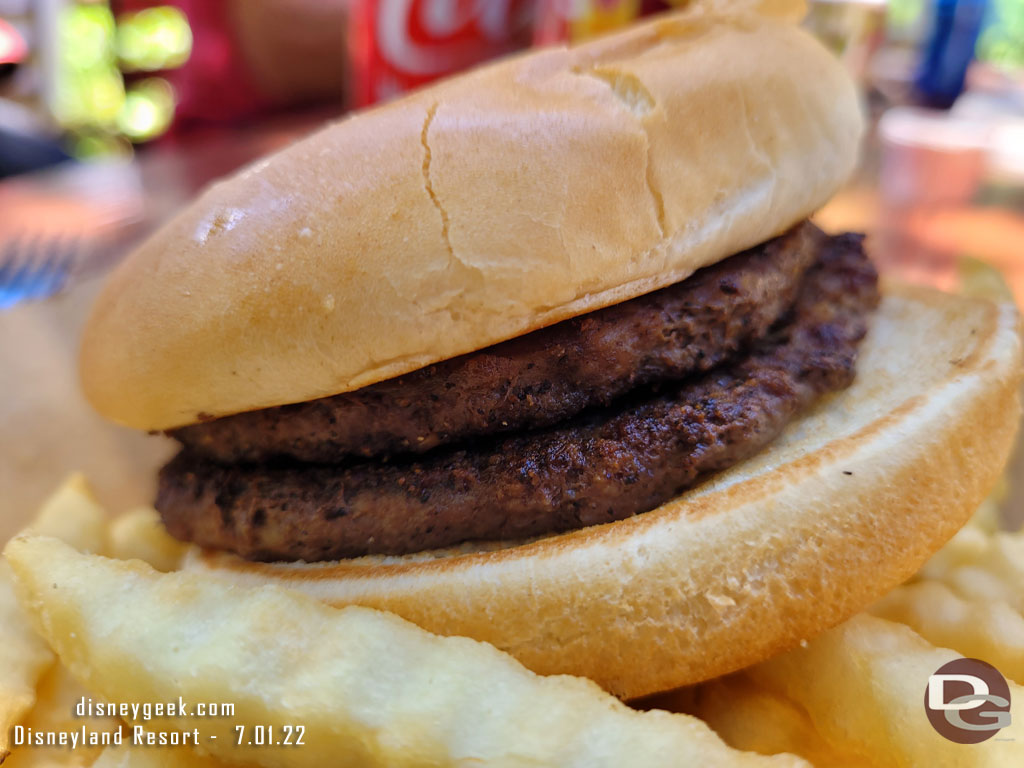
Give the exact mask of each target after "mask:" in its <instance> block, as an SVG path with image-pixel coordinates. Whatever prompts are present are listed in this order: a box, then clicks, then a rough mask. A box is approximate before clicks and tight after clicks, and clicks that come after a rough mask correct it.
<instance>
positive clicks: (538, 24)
mask: <svg viewBox="0 0 1024 768" xmlns="http://www.w3.org/2000/svg"><path fill="white" fill-rule="evenodd" d="M622 5H628V2H626V0H537V10H536V17H535V20H534V25H533V42H534V44H536V45H552V44H555V43H566V42H568V43H572V42H578V40H573V35H572V29H571V27H572V22H573V20H578V19H580V18H581V17H586V16H588V15H589V14H590V13H592V12H593V11H598V12H601V11H611V10H613V9H614V8H615V7H617V6H622ZM671 7H672V4H671V3H670V2H668V0H640V2H639V4H638V5H637V7H636V13H637V15H638V16H646V15H648V14H651V13H660V12H661V11H665V10H668V9H669V8H671Z"/></svg>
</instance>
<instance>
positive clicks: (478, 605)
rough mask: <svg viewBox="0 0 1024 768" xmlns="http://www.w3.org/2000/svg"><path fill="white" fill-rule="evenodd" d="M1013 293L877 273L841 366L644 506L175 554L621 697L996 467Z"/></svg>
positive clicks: (802, 601)
mask: <svg viewBox="0 0 1024 768" xmlns="http://www.w3.org/2000/svg"><path fill="white" fill-rule="evenodd" d="M1017 323H1018V316H1017V312H1016V309H1015V308H1014V307H1012V306H1011V305H1008V304H1006V305H996V304H992V303H990V302H987V301H982V300H977V299H967V298H962V297H955V296H950V295H946V294H942V293H938V292H935V291H931V290H927V289H916V288H906V287H895V286H888V287H887V289H886V291H885V295H884V298H883V301H882V304H881V307H880V309H879V311H878V313H877V315H876V317H875V319H874V321H873V324H872V327H871V330H870V332H869V334H868V337H867V338H866V339H865V341H864V346H863V350H862V353H861V358H860V360H859V361H858V372H857V378H856V379H855V381H854V383H853V385H852V386H851V387H850V388H849V389H847V390H844V391H842V392H840V393H838V394H836V395H834V396H831V397H828V398H825V399H824V400H822V401H821V402H820V403H819V404H818V405H817V406H816V407H815V408H814V409H813V410H811V411H810V412H809V413H807V414H806V415H805V416H804V417H802V418H800V419H798V420H796V421H794V422H793V423H792V424H791V425H790V426H789V427H788V428H787V429H786V431H785V432H784V433H783V435H782V436H781V437H780V438H779V439H778V440H776V441H775V442H774V443H772V444H771V445H770V446H769V447H768V448H767V449H765V450H764V451H762V452H761V453H760V454H758V455H757V456H755V457H754V458H753V459H750V460H747V461H745V462H742V463H740V464H738V465H736V466H734V467H732V468H731V469H729V470H726V471H725V472H722V473H721V474H718V475H715V476H713V477H712V478H711V479H709V480H708V481H706V482H705V483H704V484H703V485H700V486H698V487H697V488H695V489H693V490H691V491H688V492H686V493H684V494H683V495H682V496H680V497H678V498H677V499H675V500H673V501H671V502H669V503H667V504H665V505H663V506H662V507H660V508H658V509H655V510H653V511H650V512H646V513H644V514H641V515H637V516H635V517H632V518H629V519H626V520H622V521H619V522H616V523H610V524H608V525H600V526H593V527H590V528H584V529H582V530H578V531H572V532H570V533H564V534H559V535H555V536H550V537H546V538H542V539H539V540H537V541H534V542H531V543H523V544H519V545H505V548H501V549H493V550H492V551H486V549H485V548H478V549H477V550H476V551H474V550H473V548H472V547H471V546H468V545H467V546H466V547H462V548H459V549H455V550H450V551H447V552H435V553H424V554H420V555H409V556H405V557H365V558H359V559H356V560H349V561H343V562H336V563H318V564H303V563H296V564H284V563H280V564H267V563H251V562H247V561H244V560H241V559H239V558H237V557H235V556H233V555H227V554H222V553H213V552H208V553H199V552H197V551H194V552H193V555H192V556H191V559H190V561H189V562H188V563H187V565H186V567H188V568H192V569H198V570H202V571H206V572H213V573H217V574H220V575H223V576H225V577H227V578H230V579H232V580H235V581H237V582H241V583H246V584H260V583H276V584H280V585H283V586H286V587H289V588H293V589H298V590H301V591H303V592H307V593H309V594H311V595H314V596H316V597H318V598H320V599H322V600H325V601H327V602H329V603H332V604H336V605H343V604H360V605H366V606H371V607H375V608H381V609H384V610H388V611H392V612H394V613H397V614H399V615H400V616H403V617H405V618H406V619H409V620H411V621H413V622H415V623H416V624H418V625H420V626H421V627H423V628H425V629H427V630H430V631H431V632H437V633H440V634H446V635H466V636H469V637H473V638H476V639H478V640H485V641H488V642H490V643H492V644H494V645H496V646H497V647H498V648H501V649H502V650H505V651H508V652H509V653H511V654H512V655H513V656H515V657H516V658H518V659H519V660H520V661H521V662H523V663H524V664H525V665H526V666H528V667H530V668H531V669H533V670H534V671H536V672H541V673H548V674H550V673H571V674H576V675H583V676H585V677H589V678H591V679H593V680H595V681H597V682H598V683H599V684H601V685H602V686H603V687H605V688H606V689H608V690H610V691H612V692H614V693H616V694H618V695H620V696H624V697H634V696H642V695H645V694H649V693H653V692H656V691H663V690H668V689H670V688H675V687H677V686H680V685H685V684H688V683H693V682H697V681H699V680H704V679H707V678H710V677H714V676H716V675H720V674H723V673H726V672H730V671H732V670H735V669H738V668H740V667H743V666H745V665H748V664H751V663H754V662H757V661H760V660H761V659H764V658H767V657H768V656H770V655H772V654H774V653H776V652H778V651H781V650H783V649H785V648H788V647H791V646H793V645H795V644H797V643H798V642H800V641H801V640H804V639H809V638H811V637H813V636H814V635H816V634H818V633H819V632H821V631H823V630H825V629H827V628H829V627H831V626H833V625H835V624H838V623H839V622H841V621H843V620H845V619H846V618H848V617H849V616H851V615H853V614H854V613H856V612H857V611H859V610H862V609H863V608H865V607H866V606H867V605H869V604H870V603H872V602H873V601H874V600H876V599H877V598H879V597H880V596H881V595H882V594H884V593H885V592H886V591H888V590H889V589H891V588H892V587H894V586H896V585H897V584H899V583H900V582H901V581H903V580H905V579H906V578H908V577H909V576H910V575H912V574H913V573H914V572H915V571H916V570H917V569H918V568H919V567H920V566H921V564H922V563H923V562H924V561H925V560H926V559H927V558H928V557H929V556H930V555H931V554H932V553H933V552H934V551H935V550H937V549H938V548H939V547H940V546H941V545H942V544H943V543H944V542H945V541H946V540H947V539H949V538H950V537H951V536H952V535H953V533H954V532H955V531H956V530H957V529H958V528H959V527H960V526H962V525H963V524H964V522H965V521H966V520H967V519H968V518H969V517H970V515H971V514H972V513H973V512H974V511H975V510H976V509H977V506H978V504H979V503H980V502H981V501H982V499H983V498H984V497H985V495H986V494H987V493H988V492H989V490H990V489H991V488H992V486H993V484H994V483H995V481H996V479H997V477H998V475H999V473H1000V471H1001V468H1002V466H1003V464H1004V463H1005V461H1006V458H1007V455H1008V453H1009V451H1010V447H1011V445H1012V442H1013V436H1014V432H1015V431H1016V427H1017V424H1018V421H1019V419H1020V403H1019V401H1018V388H1019V385H1020V376H1021V348H1020V339H1019V336H1018V327H1017Z"/></svg>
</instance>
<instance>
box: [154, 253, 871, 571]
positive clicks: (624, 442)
mask: <svg viewBox="0 0 1024 768" xmlns="http://www.w3.org/2000/svg"><path fill="white" fill-rule="evenodd" d="M816 250H817V260H816V263H815V265H814V266H813V267H812V268H811V269H810V270H809V271H808V273H807V275H806V277H805V278H804V280H803V282H802V284H801V287H800V289H799V296H798V298H797V301H796V303H795V305H794V306H793V308H792V311H791V312H790V313H788V314H787V316H786V318H785V319H784V320H783V321H781V322H779V323H777V324H776V325H775V326H774V327H773V328H772V329H771V330H770V331H769V332H768V333H767V335H766V336H765V337H764V338H762V339H761V340H760V341H758V342H757V343H755V344H754V345H752V346H751V347H750V349H749V351H748V352H747V353H746V354H743V355H740V356H737V357H736V359H735V360H733V361H732V362H729V363H726V364H725V365H722V366H720V367H718V368H715V369H714V370H712V371H710V372H706V373H703V374H700V375H697V376H693V377H691V378H689V379H687V380H686V381H684V382H682V383H677V384H674V385H671V386H666V385H663V386H662V387H661V388H660V391H657V392H652V391H650V390H648V391H647V392H646V394H644V393H643V392H635V393H633V394H632V395H630V396H629V397H628V398H626V399H625V400H620V401H619V402H618V403H616V404H615V405H614V406H612V407H606V408H601V409H595V410H591V411H587V412H585V413H584V414H582V415H580V416H577V417H576V418H575V419H573V420H571V421H570V422H568V423H566V424H564V425H560V426H559V427H556V428H551V429H547V430H543V431H539V432H534V433H527V434H523V435H519V436H515V437H507V438H504V439H494V440H492V441H490V442H487V443H479V444H476V445H474V446H471V447H469V448H464V449H459V450H452V449H439V450H437V451H435V452H432V453H430V454H428V455H426V456H423V457H422V458H419V459H409V460H407V461H398V462H383V463H382V462H379V461H368V462H361V463H355V464H350V465H348V466H342V467H321V466H305V467H296V466H278V467H269V466H250V467H245V466H239V467H225V466H220V465H217V464H215V463H213V462H209V461H207V460H204V459H202V458H198V457H196V456H195V455H194V454H192V453H191V452H188V451H183V452H182V453H181V454H179V455H178V457H177V458H175V459H174V460H173V461H172V462H171V464H169V465H168V466H167V467H165V468H164V470H163V472H162V473H161V477H160V494H159V498H158V500H157V506H158V508H159V509H160V511H161V514H162V515H163V517H164V520H165V522H166V523H167V526H168V528H169V530H170V531H171V532H172V533H173V534H174V535H175V536H177V537H179V538H183V539H188V540H192V541H196V542H198V543H200V544H203V545H205V546H210V547H215V548H219V549H228V550H233V551H235V552H237V553H239V554H241V555H243V556H245V557H249V558H252V559H267V560H271V559H284V560H294V559H303V560H323V559H333V558H339V557H351V556H357V555H362V554H369V553H382V554H404V553H408V552H416V551H421V550H425V549H431V548H437V547H443V546H447V545H451V544H455V543H458V542H462V541H467V540H501V539H520V538H525V537H530V536H537V535H542V534H546V533H553V532H558V531H565V530H570V529H574V528H579V527H582V526H586V525H593V524H597V523H604V522H610V521H612V520H619V519H622V518H624V517H628V516H630V515H633V514H637V513H640V512H644V511H646V510H649V509H652V508H654V507H656V506H658V505H660V504H662V503H664V502H665V501H667V500H668V499H671V498H672V497H674V496H675V495H677V494H678V493H679V492H680V491H682V490H684V489H685V488H687V487H690V486H692V485H693V484H694V483H695V482H696V481H697V480H699V479H700V478H701V477H702V476H703V475H705V474H706V473H708V472H713V471H718V470H721V469H724V468H726V467H728V466H730V465H732V464H734V463H736V462H738V461H740V460H742V459H744V458H746V457H748V456H751V455H752V454H754V453H756V452H757V451H758V450H760V449H761V448H762V447H763V446H764V445H766V444H767V443H768V442H770V441H771V440H772V439H773V438H774V437H775V436H776V435H778V433H779V432H780V431H781V430H782V428H783V427H784V426H785V424H786V423H787V422H788V421H789V420H790V419H791V418H792V417H793V416H794V415H796V414H797V413H798V412H799V411H800V410H802V409H803V408H805V407H807V406H808V405H809V404H811V403H812V402H813V401H814V400H815V399H817V398H818V397H819V396H820V395H822V394H823V393H826V392H829V391H834V390H837V389H841V388H843V387H845V386H847V385H848V384H849V383H850V381H851V380H852V378H853V376H854V365H855V361H856V356H857V347H858V343H859V342H860V340H861V339H862V338H863V336H864V334H865V332H866V329H867V318H868V315H869V313H870V310H871V309H872V308H873V307H874V306H875V305H876V304H877V302H878V291H877V276H876V274H875V271H874V269H873V268H872V266H871V264H870V262H868V261H867V259H866V257H865V256H864V253H863V250H862V247H861V239H860V238H859V237H858V236H855V235H843V236H840V237H836V238H830V239H821V240H819V246H818V248H817V249H816ZM720 279H721V276H719V277H718V278H716V283H715V285H716V287H718V288H720V287H721V283H720V282H719V281H720ZM223 488H230V489H231V491H232V493H231V499H230V506H231V508H230V510H225V509H224V508H223V507H222V506H221V504H220V503H219V501H218V489H223Z"/></svg>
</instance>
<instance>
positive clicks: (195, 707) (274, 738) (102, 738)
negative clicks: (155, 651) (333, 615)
mask: <svg viewBox="0 0 1024 768" xmlns="http://www.w3.org/2000/svg"><path fill="white" fill-rule="evenodd" d="M234 714H235V705H234V704H232V703H230V702H196V703H191V702H186V701H185V700H184V699H182V698H180V697H179V698H178V700H177V701H167V702H104V701H95V700H93V699H90V698H85V697H83V698H82V699H80V700H79V701H78V702H76V703H75V705H74V707H73V708H72V711H71V716H72V718H74V719H79V718H92V719H100V718H110V720H107V721H106V722H105V723H104V724H103V726H102V727H101V726H98V725H97V724H95V723H94V724H92V725H89V724H84V723H83V724H82V725H81V726H79V727H75V728H69V729H65V730H42V729H39V728H31V727H28V726H25V725H16V726H14V727H13V728H12V729H11V745H12V746H13V747H66V748H68V749H77V748H79V747H99V746H120V745H122V744H131V745H132V746H154V747H155V746H181V745H190V746H198V745H200V744H202V743H203V742H204V741H207V742H208V741H216V739H217V737H218V735H220V737H221V738H222V739H223V740H225V741H231V742H234V744H235V745H236V746H257V747H262V746H302V745H303V744H304V743H305V742H304V737H305V734H306V729H305V726H302V725H283V724H277V725H256V726H252V725H248V726H245V725H235V724H224V722H223V719H224V718H230V717H233V716H234ZM161 718H162V719H168V718H173V719H176V720H181V719H187V718H218V719H219V720H220V724H219V725H218V726H217V727H216V728H215V729H214V728H210V729H209V730H211V731H212V730H216V733H204V729H203V728H202V726H194V727H192V728H181V727H177V728H166V727H155V726H154V724H153V723H152V721H153V720H155V719H161ZM111 720H121V721H124V725H122V724H120V723H112V722H111ZM140 721H141V722H143V723H146V725H140V724H139V722H140ZM175 725H177V726H180V722H178V723H175Z"/></svg>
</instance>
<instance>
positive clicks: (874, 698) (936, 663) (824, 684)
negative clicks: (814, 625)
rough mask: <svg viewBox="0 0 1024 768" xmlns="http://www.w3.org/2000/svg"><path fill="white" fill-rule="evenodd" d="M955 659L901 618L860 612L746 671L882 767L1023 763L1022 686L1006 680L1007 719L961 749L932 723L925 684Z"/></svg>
mask: <svg viewBox="0 0 1024 768" xmlns="http://www.w3.org/2000/svg"><path fill="white" fill-rule="evenodd" d="M955 658H959V654H957V653H956V652H954V651H951V650H948V649H943V648H936V647H935V646H933V645H931V644H930V643H928V642H927V641H926V640H924V639H923V638H922V637H921V636H920V635H918V634H917V633H915V632H914V631H913V630H912V629H910V628H909V627H907V626H905V625H903V624H895V623H893V622H890V621H885V620H884V619H879V618H877V617H875V616H870V615H868V614H860V615H858V616H855V617H854V618H853V619H850V620H849V621H847V622H846V623H845V624H841V625H839V626H838V627H836V628H834V629H832V630H829V631H828V632H826V633H825V634H823V635H821V636H820V637H818V638H816V639H814V640H812V641H810V642H809V643H808V644H807V647H806V648H797V649H795V650H793V651H790V652H788V653H784V654H782V655H781V656H777V657H775V658H773V659H770V660H768V661H766V662H763V663H762V664H758V665H757V666H755V667H752V668H750V670H749V671H748V673H747V674H749V675H750V676H751V677H752V678H753V679H754V680H755V681H756V682H757V683H758V684H759V685H762V686H764V687H766V688H768V689H769V690H772V691H778V692H780V693H782V694H783V695H784V696H786V697H788V698H790V699H791V700H793V701H795V702H796V703H797V704H799V705H800V706H802V707H803V708H804V710H805V711H806V712H807V713H808V715H809V716H810V718H811V720H812V721H813V722H814V725H815V728H816V729H817V731H818V732H819V733H820V734H821V735H822V737H824V738H825V739H826V740H827V741H828V742H829V743H830V744H832V745H834V746H835V747H836V748H837V749H841V750H842V751H843V752H844V753H853V754H858V755H862V756H864V757H867V758H868V759H870V760H872V761H873V762H876V763H879V764H881V765H885V766H908V767H910V766H915V767H916V766H929V768H943V767H944V766H958V768H973V767H974V766H993V768H1006V767H1007V766H1016V765H1024V687H1021V686H1019V685H1016V684H1014V683H1012V682H1011V683H1010V684H1009V685H1010V698H1011V710H1010V711H1011V717H1012V720H1013V722H1012V724H1011V725H1010V726H1009V727H1007V728H1004V729H1003V730H1001V731H999V733H998V734H997V736H998V738H992V739H989V740H988V741H985V742H983V743H981V744H972V745H969V746H968V747H965V746H964V745H961V744H955V743H953V742H951V741H948V740H946V739H945V738H943V737H942V736H940V735H939V734H938V733H937V732H936V731H935V730H934V729H933V728H932V726H931V724H930V723H929V721H928V719H927V717H926V715H925V710H924V691H925V687H926V686H927V684H928V678H929V676H930V675H932V674H934V673H935V671H936V670H937V669H938V668H939V667H941V666H942V665H943V664H945V663H946V662H948V661H952V660H953V659H955Z"/></svg>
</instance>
